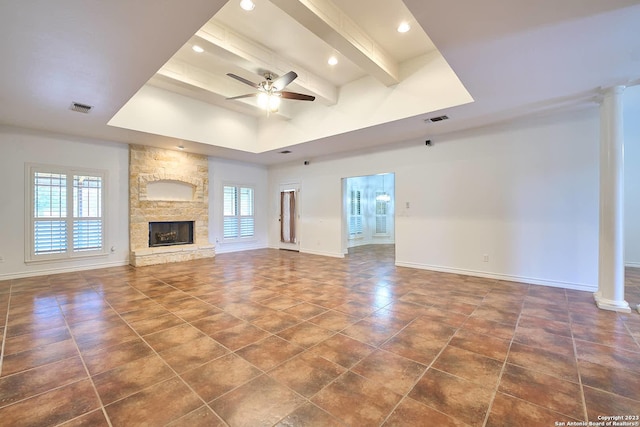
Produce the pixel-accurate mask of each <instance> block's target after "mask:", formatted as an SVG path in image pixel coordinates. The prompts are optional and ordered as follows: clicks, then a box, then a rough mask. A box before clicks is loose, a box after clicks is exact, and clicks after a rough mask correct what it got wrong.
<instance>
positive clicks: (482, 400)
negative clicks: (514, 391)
mask: <svg viewBox="0 0 640 427" xmlns="http://www.w3.org/2000/svg"><path fill="white" fill-rule="evenodd" d="M409 397H411V398H412V399H414V400H417V401H418V402H420V403H422V404H425V405H427V406H430V407H431V408H434V409H436V410H438V411H440V412H443V413H444V414H446V415H449V416H450V417H452V418H456V419H459V420H461V421H463V422H465V423H467V424H469V425H471V426H481V425H482V424H483V423H484V418H485V415H486V413H487V410H488V408H489V403H490V402H491V398H492V397H493V389H492V388H486V387H482V386H480V385H477V384H474V383H472V382H470V381H467V380H464V379H462V378H458V377H455V376H453V375H449V374H447V373H445V372H441V371H438V370H436V369H432V368H430V369H429V370H428V371H427V372H426V373H425V374H424V376H423V377H422V378H421V379H420V381H418V383H417V384H416V386H415V387H414V388H413V390H412V391H411V392H410V393H409Z"/></svg>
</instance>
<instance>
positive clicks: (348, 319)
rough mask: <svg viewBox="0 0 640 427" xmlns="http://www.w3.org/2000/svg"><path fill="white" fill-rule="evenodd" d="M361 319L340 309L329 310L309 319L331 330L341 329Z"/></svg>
mask: <svg viewBox="0 0 640 427" xmlns="http://www.w3.org/2000/svg"><path fill="white" fill-rule="evenodd" d="M358 320H359V319H358V318H357V317H355V316H350V315H348V314H345V313H341V312H339V311H334V310H329V311H327V312H326V313H323V314H320V315H318V316H316V317H312V318H311V319H309V322H311V323H313V324H315V325H318V326H320V327H322V328H324V329H329V330H331V331H336V332H338V331H341V330H343V329H344V328H346V327H347V326H349V325H352V324H354V323H356V322H357V321H358Z"/></svg>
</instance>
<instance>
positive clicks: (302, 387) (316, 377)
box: [269, 353, 345, 398]
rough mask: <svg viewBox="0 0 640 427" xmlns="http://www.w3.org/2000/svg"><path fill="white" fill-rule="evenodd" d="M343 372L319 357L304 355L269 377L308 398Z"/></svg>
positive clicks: (270, 373)
mask: <svg viewBox="0 0 640 427" xmlns="http://www.w3.org/2000/svg"><path fill="white" fill-rule="evenodd" d="M344 371H345V368H343V367H341V366H339V365H336V364H335V363H332V362H329V361H328V360H326V359H324V358H322V357H320V356H316V355H314V354H313V353H304V354H301V355H299V356H297V357H295V358H293V359H291V360H289V361H287V362H285V363H283V364H282V365H280V366H278V367H277V368H276V369H274V370H273V371H271V372H269V376H270V377H272V378H274V379H275V380H277V381H279V382H281V383H282V384H284V385H286V386H287V387H289V388H291V389H293V390H295V391H296V392H298V393H300V394H301V395H303V396H304V397H306V398H310V397H311V396H313V395H314V394H316V393H317V392H318V391H320V390H321V389H322V388H323V387H325V386H326V385H327V384H329V383H330V382H331V381H333V380H334V379H336V378H337V377H338V376H339V375H341V374H342V373H343V372H344Z"/></svg>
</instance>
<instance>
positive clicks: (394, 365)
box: [351, 350, 427, 395]
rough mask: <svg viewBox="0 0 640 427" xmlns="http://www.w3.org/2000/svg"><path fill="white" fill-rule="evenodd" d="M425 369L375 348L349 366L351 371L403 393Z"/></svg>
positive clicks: (407, 390)
mask: <svg viewBox="0 0 640 427" xmlns="http://www.w3.org/2000/svg"><path fill="white" fill-rule="evenodd" d="M426 369H427V367H426V366H424V365H421V364H419V363H416V362H414V361H412V360H409V359H405V358H404V357H402V356H398V355H397V354H394V353H389V352H387V351H383V350H377V351H375V352H374V353H372V354H370V355H369V356H367V357H366V358H364V359H363V360H362V361H360V363H358V364H357V365H355V366H354V367H353V368H351V371H353V372H355V373H356V374H359V375H361V376H363V377H365V378H368V379H370V380H372V381H375V382H377V383H379V384H381V385H384V386H385V387H387V388H388V389H390V390H392V391H395V392H396V393H398V394H400V395H405V394H407V393H408V392H409V390H411V389H412V388H413V386H414V385H415V383H416V382H417V381H418V379H419V378H420V376H421V375H422V374H423V373H424V371H425V370H426Z"/></svg>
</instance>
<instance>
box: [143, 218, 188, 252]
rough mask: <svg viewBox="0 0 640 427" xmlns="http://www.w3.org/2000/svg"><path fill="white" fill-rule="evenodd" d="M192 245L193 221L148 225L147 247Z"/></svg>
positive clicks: (152, 223) (151, 223)
mask: <svg viewBox="0 0 640 427" xmlns="http://www.w3.org/2000/svg"><path fill="white" fill-rule="evenodd" d="M192 243H193V221H165V222H150V223H149V247H155V246H171V245H189V244H192Z"/></svg>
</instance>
